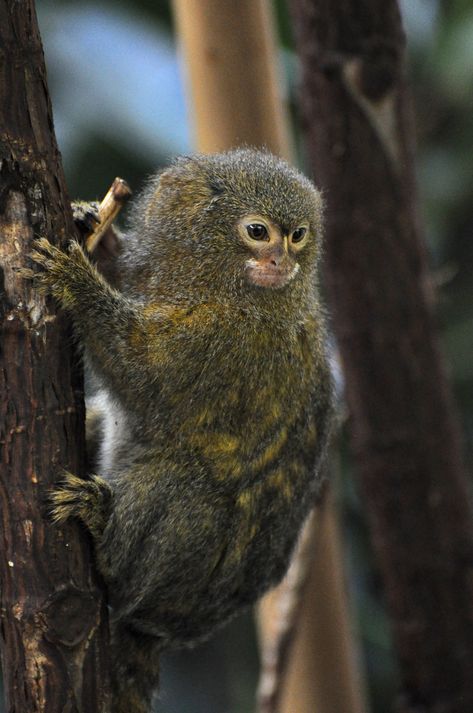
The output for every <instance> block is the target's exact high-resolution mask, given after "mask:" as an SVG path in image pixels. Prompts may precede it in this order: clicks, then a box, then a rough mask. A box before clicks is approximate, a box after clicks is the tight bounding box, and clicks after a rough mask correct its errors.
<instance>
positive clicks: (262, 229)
mask: <svg viewBox="0 0 473 713" xmlns="http://www.w3.org/2000/svg"><path fill="white" fill-rule="evenodd" d="M246 232H247V233H248V235H249V236H250V238H252V239H253V240H268V229H267V227H266V226H265V225H262V224H261V223H250V225H247V226H246Z"/></svg>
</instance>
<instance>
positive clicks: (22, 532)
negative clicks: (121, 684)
mask: <svg viewBox="0 0 473 713" xmlns="http://www.w3.org/2000/svg"><path fill="white" fill-rule="evenodd" d="M65 221H67V223H66V222H65ZM72 231H73V224H72V218H71V216H70V210H69V208H68V199H67V195H66V191H65V185H64V178H63V173H62V167H61V163H60V157H59V153H58V150H57V146H56V143H55V138H54V133H53V126H52V114H51V106H50V102H49V97H48V92H47V86H46V76H45V68H44V60H43V52H42V47H41V41H40V37H39V33H38V27H37V22H36V16H35V11H34V5H33V3H32V0H25V2H22V3H17V2H12V1H11V0H0V277H1V281H0V285H1V288H2V289H1V304H0V323H1V329H2V334H1V353H0V393H1V400H0V442H1V470H0V507H1V521H0V578H1V579H0V582H1V585H0V597H1V629H0V644H1V652H2V664H3V673H4V681H5V695H6V710H8V711H10V712H13V711H15V712H16V713H26V712H28V713H33V712H39V711H43V712H44V713H46V711H47V713H56V712H59V711H61V713H65V711H67V712H68V713H73V712H74V713H86V712H87V713H95V712H97V711H101V713H103V712H104V711H106V710H108V704H107V700H108V695H107V680H108V672H107V659H106V655H107V649H106V644H107V630H108V627H107V617H106V610H105V606H104V600H103V596H102V593H101V591H100V586H99V585H98V583H97V580H96V578H95V577H94V575H93V572H92V569H91V550H90V543H89V542H88V540H87V539H86V536H85V533H84V532H81V531H79V528H78V527H76V526H75V525H70V526H68V527H64V528H61V529H60V530H59V529H57V528H53V527H52V526H51V525H50V524H49V523H48V522H47V519H46V518H45V517H44V513H45V498H46V494H47V490H48V488H49V487H51V485H52V484H53V483H54V482H56V481H57V479H58V478H59V477H60V474H61V471H62V469H64V468H66V469H69V470H71V471H73V472H74V473H78V474H81V473H83V470H84V453H85V448H84V429H83V422H84V408H83V400H82V383H81V374H80V370H78V369H77V364H76V367H75V368H74V367H73V364H74V349H73V343H72V339H71V334H70V331H69V328H68V326H67V324H66V322H65V320H64V319H63V318H59V317H58V316H57V315H56V312H55V308H54V305H52V304H51V303H50V301H49V300H45V299H44V298H42V297H40V296H38V295H37V294H34V293H33V292H32V290H31V287H30V286H29V285H28V284H27V283H25V281H23V280H22V279H21V278H20V277H19V275H18V269H19V268H20V267H22V266H25V265H26V264H27V259H26V255H27V253H28V252H29V250H30V248H31V240H32V239H33V237H34V236H35V235H45V236H47V237H49V238H50V239H51V240H52V241H53V242H55V241H57V240H58V239H64V237H65V236H66V235H71V234H72ZM76 361H77V360H76Z"/></svg>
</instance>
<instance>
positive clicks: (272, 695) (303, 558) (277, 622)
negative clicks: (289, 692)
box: [258, 512, 317, 713]
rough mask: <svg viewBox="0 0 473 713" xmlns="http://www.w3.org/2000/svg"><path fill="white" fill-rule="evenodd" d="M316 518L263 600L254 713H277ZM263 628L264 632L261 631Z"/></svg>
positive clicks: (311, 521)
mask: <svg viewBox="0 0 473 713" xmlns="http://www.w3.org/2000/svg"><path fill="white" fill-rule="evenodd" d="M316 532H317V517H316V513H315V512H313V513H312V514H311V516H310V517H309V518H308V520H307V522H306V524H305V526H304V528H303V530H302V533H301V536H300V539H299V544H298V546H297V548H296V551H295V552H294V555H293V558H292V562H291V565H290V567H289V570H288V572H287V574H286V576H285V578H284V579H283V581H282V582H281V584H280V585H279V586H278V587H277V588H276V589H275V590H273V591H272V592H270V593H269V595H266V597H265V599H264V600H263V602H264V606H263V610H261V609H260V622H261V627H262V631H261V639H262V641H261V674H260V680H259V686H258V713H277V710H278V707H279V701H280V698H281V693H282V685H283V680H284V674H285V672H286V669H287V665H288V659H289V654H290V650H291V644H292V642H293V639H294V636H295V632H296V626H297V622H298V614H299V611H300V603H301V599H302V593H303V590H304V586H305V583H306V581H307V576H308V572H309V569H310V563H311V562H312V558H313V552H314V546H315V540H316ZM263 629H264V631H263Z"/></svg>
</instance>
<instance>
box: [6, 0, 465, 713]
mask: <svg viewBox="0 0 473 713" xmlns="http://www.w3.org/2000/svg"><path fill="white" fill-rule="evenodd" d="M273 4H274V10H275V14H276V18H277V24H278V34H279V52H280V63H279V64H280V69H281V71H282V72H283V77H282V80H281V83H282V86H283V87H284V91H285V99H286V102H287V105H288V107H289V110H290V115H291V118H292V121H293V128H294V138H295V145H296V146H297V147H298V156H299V162H300V165H301V167H302V168H304V148H303V142H302V141H301V139H300V137H299V136H298V132H297V110H296V97H297V82H298V67H297V61H296V58H295V55H294V52H293V45H292V40H291V31H290V22H289V17H288V14H287V10H286V8H285V3H284V2H283V1H282V0H281V1H280V0H277V1H274V2H273ZM401 6H402V10H403V14H404V22H405V27H406V31H407V37H408V63H409V73H410V79H411V84H412V88H413V93H414V101H415V109H416V117H417V118H416V124H417V143H418V176H419V183H420V193H421V208H422V213H423V218H424V221H425V226H426V239H427V242H428V248H429V251H430V258H431V266H432V270H433V273H434V277H435V281H436V284H437V287H438V292H437V296H438V319H439V324H440V328H441V331H442V335H443V342H444V349H445V353H446V356H447V359H448V362H449V365H450V369H451V376H452V380H453V384H454V389H455V394H456V398H457V403H458V407H459V410H460V415H461V419H462V423H463V426H464V433H465V448H466V451H467V453H466V458H467V462H471V459H472V455H473V359H472V356H471V355H472V354H473V280H472V272H473V240H472V239H471V234H472V232H473V161H472V160H471V148H470V147H471V146H472V145H473V3H472V2H471V0H443V1H442V0H405V1H404V2H401ZM171 11H172V8H171V3H170V2H167V1H166V0H134V1H133V2H131V1H130V0H121V1H119V2H114V3H113V4H112V3H110V4H107V3H106V2H101V0H96V2H95V3H94V4H93V5H92V4H90V5H89V4H88V3H87V2H83V0H81V1H80V2H78V1H77V2H74V1H73V0H41V1H40V2H39V4H38V13H39V21H40V29H41V34H42V39H43V44H44V48H45V54H46V62H47V68H48V79H49V89H50V92H51V96H52V102H53V109H54V118H55V127H56V135H57V139H58V143H59V147H60V150H61V152H62V156H63V161H64V167H65V172H66V177H67V183H68V187H69V191H70V195H71V196H73V197H80V198H83V199H100V198H101V197H103V195H104V194H105V193H106V191H107V189H108V187H109V185H110V183H111V181H112V180H113V178H114V177H115V176H122V177H123V178H126V179H127V180H128V182H129V183H130V184H131V186H132V188H133V189H134V191H135V192H137V191H139V189H140V187H141V186H142V185H143V183H144V181H145V180H146V178H147V176H149V175H150V174H151V173H152V172H154V171H155V170H156V169H157V168H159V167H160V166H162V165H164V164H166V163H168V162H169V160H170V159H172V157H173V156H175V155H176V154H179V153H182V152H188V151H191V150H192V135H191V129H190V125H189V121H188V111H187V109H186V104H185V95H184V94H185V89H184V82H183V77H182V66H181V61H180V57H179V50H178V47H177V45H176V38H175V35H174V29H173V20H172V12H171ZM315 178H316V177H315ZM337 460H338V461H339V463H340V467H339V471H340V472H339V473H338V475H337V479H336V484H335V487H336V494H337V503H338V505H339V509H340V517H341V523H342V529H343V537H344V553H345V558H346V571H347V584H348V587H349V592H350V597H351V602H352V609H353V625H354V628H355V631H356V634H357V639H358V644H359V656H360V665H361V669H362V672H363V675H364V677H365V679H366V685H367V690H368V696H369V702H370V706H371V711H372V713H386V711H387V710H389V709H390V702H392V700H393V697H394V695H395V691H396V688H397V678H396V668H395V662H394V657H393V655H392V652H391V646H390V638H389V626H388V623H387V620H386V616H385V613H384V608H383V601H382V591H381V583H380V578H379V576H378V574H377V572H376V568H375V566H374V563H373V558H372V554H371V551H370V545H369V539H368V535H367V530H366V526H365V521H364V514H363V505H362V502H361V501H360V499H359V497H358V494H357V486H356V474H354V473H353V472H352V464H351V460H350V455H349V451H348V448H347V445H346V442H345V438H344V436H343V434H342V438H341V441H340V458H339V459H337ZM432 544H433V546H435V543H432ZM257 662H258V656H257V648H256V640H255V633H254V628H253V622H252V617H251V615H246V616H243V617H240V618H239V619H237V620H235V621H234V622H233V623H232V624H231V625H229V626H228V627H227V628H226V629H225V630H224V631H222V632H221V633H220V634H219V635H218V636H216V637H215V638H213V639H212V641H211V642H209V643H208V644H206V645H203V646H200V647H199V648H198V649H195V650H193V651H187V652H182V653H178V654H173V655H169V656H167V657H165V659H164V661H163V673H162V685H161V695H160V702H159V705H158V709H157V710H158V711H163V712H164V711H165V712H166V713H250V711H253V710H254V693H255V689H256V685H257V675H258V672H257ZM0 707H1V704H0Z"/></svg>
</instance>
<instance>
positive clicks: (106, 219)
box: [85, 178, 131, 253]
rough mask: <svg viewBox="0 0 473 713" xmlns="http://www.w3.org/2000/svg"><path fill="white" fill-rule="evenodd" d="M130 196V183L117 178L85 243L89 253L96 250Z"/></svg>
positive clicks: (102, 203)
mask: <svg viewBox="0 0 473 713" xmlns="http://www.w3.org/2000/svg"><path fill="white" fill-rule="evenodd" d="M130 196H131V188H130V187H129V185H128V183H127V182H126V181H124V180H123V178H116V179H115V180H114V182H113V183H112V185H111V186H110V188H109V191H108V193H107V195H106V196H105V198H104V199H103V201H102V202H101V204H100V206H99V222H98V223H97V225H96V226H95V228H94V229H93V231H92V232H91V233H90V235H88V236H87V239H86V243H85V245H86V248H87V251H88V252H89V253H93V252H94V250H95V249H96V247H97V246H98V244H99V243H100V241H101V239H102V238H103V236H104V235H105V233H106V232H107V230H108V229H109V228H110V226H111V224H112V223H113V221H114V220H115V218H116V217H117V215H118V213H119V212H120V210H121V209H122V207H123V205H124V204H125V203H126V201H127V200H128V198H129V197H130Z"/></svg>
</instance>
